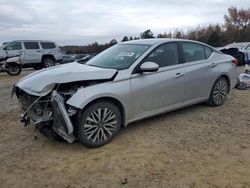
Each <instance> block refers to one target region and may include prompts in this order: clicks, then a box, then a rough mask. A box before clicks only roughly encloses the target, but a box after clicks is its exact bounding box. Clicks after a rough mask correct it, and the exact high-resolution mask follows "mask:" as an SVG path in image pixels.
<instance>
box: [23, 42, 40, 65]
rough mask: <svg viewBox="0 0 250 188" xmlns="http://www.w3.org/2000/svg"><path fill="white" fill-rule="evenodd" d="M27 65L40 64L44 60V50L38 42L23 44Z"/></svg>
mask: <svg viewBox="0 0 250 188" xmlns="http://www.w3.org/2000/svg"><path fill="white" fill-rule="evenodd" d="M23 44H24V48H25V51H24V58H25V63H40V62H41V59H42V50H41V48H40V46H39V44H38V42H30V41H29V42H27V41H26V42H23Z"/></svg>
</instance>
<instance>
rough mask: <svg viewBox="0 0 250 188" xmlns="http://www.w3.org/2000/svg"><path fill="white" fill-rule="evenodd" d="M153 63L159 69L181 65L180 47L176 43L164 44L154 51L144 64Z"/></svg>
mask: <svg viewBox="0 0 250 188" xmlns="http://www.w3.org/2000/svg"><path fill="white" fill-rule="evenodd" d="M147 61H151V62H154V63H157V64H158V65H159V67H166V66H170V65H177V64H179V54H178V47H177V44H176V43H168V44H163V45H161V46H160V47H158V48H156V49H155V50H153V51H152V52H151V53H150V54H149V55H148V56H147V57H146V58H145V59H144V62H147Z"/></svg>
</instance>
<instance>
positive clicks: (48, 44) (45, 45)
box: [41, 42, 56, 49]
mask: <svg viewBox="0 0 250 188" xmlns="http://www.w3.org/2000/svg"><path fill="white" fill-rule="evenodd" d="M41 46H42V48H43V49H53V48H55V47H56V45H55V44H54V43H53V42H41Z"/></svg>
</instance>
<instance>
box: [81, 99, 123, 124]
mask: <svg viewBox="0 0 250 188" xmlns="http://www.w3.org/2000/svg"><path fill="white" fill-rule="evenodd" d="M98 101H107V102H110V103H113V104H114V105H115V106H117V107H118V109H119V111H120V112H121V122H122V126H125V125H126V112H125V108H124V106H123V104H122V103H121V101H120V100H118V99H116V98H114V97H108V96H107V97H99V98H95V99H93V100H92V101H90V102H88V103H87V104H86V105H85V106H84V107H83V108H82V109H81V110H85V109H86V108H88V107H89V106H90V105H92V104H94V103H97V102H98Z"/></svg>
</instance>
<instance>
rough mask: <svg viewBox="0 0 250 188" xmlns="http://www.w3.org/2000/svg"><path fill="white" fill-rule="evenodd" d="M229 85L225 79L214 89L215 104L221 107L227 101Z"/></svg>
mask: <svg viewBox="0 0 250 188" xmlns="http://www.w3.org/2000/svg"><path fill="white" fill-rule="evenodd" d="M228 89H229V88H228V83H227V81H226V80H225V79H220V80H219V81H218V82H217V83H216V85H215V87H214V92H213V98H214V102H215V103H216V104H217V105H219V104H222V103H223V102H224V101H225V99H226V96H227V94H228Z"/></svg>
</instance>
